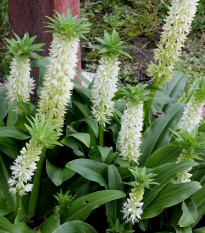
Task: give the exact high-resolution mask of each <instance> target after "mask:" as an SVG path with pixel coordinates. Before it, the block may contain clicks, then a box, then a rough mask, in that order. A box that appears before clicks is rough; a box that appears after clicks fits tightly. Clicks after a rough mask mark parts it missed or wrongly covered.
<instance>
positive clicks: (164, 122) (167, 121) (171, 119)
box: [139, 104, 184, 165]
mask: <svg viewBox="0 0 205 233" xmlns="http://www.w3.org/2000/svg"><path fill="white" fill-rule="evenodd" d="M183 110H184V104H174V105H173V106H172V107H171V108H170V109H169V110H168V111H167V112H165V113H164V114H163V115H161V116H160V117H159V118H158V119H157V120H155V121H154V123H153V124H152V125H151V126H150V127H149V128H148V129H147V130H146V131H145V133H144V135H143V137H142V147H141V152H142V156H141V157H140V161H139V163H140V165H143V164H144V163H145V161H146V159H147V158H148V157H149V156H150V155H151V154H152V153H153V152H154V151H155V150H157V149H158V148H160V147H161V146H163V145H166V144H168V143H169V142H170V139H171V131H170V130H169V129H174V128H175V127H176V124H177V122H178V121H179V119H180V117H181V115H182V113H183Z"/></svg>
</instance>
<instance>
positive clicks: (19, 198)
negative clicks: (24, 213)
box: [17, 193, 23, 209]
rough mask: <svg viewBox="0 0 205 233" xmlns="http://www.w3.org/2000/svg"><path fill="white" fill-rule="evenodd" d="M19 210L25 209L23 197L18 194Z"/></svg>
mask: <svg viewBox="0 0 205 233" xmlns="http://www.w3.org/2000/svg"><path fill="white" fill-rule="evenodd" d="M17 208H18V209H21V208H23V204H22V196H21V195H20V194H19V193H18V194H17Z"/></svg>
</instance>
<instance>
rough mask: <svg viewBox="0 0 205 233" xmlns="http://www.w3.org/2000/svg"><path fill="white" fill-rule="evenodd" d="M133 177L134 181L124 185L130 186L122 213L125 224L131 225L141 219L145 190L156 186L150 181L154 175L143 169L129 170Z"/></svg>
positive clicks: (152, 180)
mask: <svg viewBox="0 0 205 233" xmlns="http://www.w3.org/2000/svg"><path fill="white" fill-rule="evenodd" d="M129 170H130V172H131V173H132V175H133V176H134V179H135V181H131V182H128V183H126V184H128V185H130V186H132V187H133V188H132V189H131V192H130V193H129V198H127V201H126V202H125V203H124V204H123V209H122V213H123V214H124V218H125V219H126V222H131V223H132V224H133V225H134V224H135V223H136V222H138V221H139V219H141V215H142V213H143V210H142V207H143V204H144V203H143V202H141V201H142V200H143V196H144V191H145V189H146V188H150V185H152V184H158V183H156V182H154V179H152V178H153V177H154V176H156V174H153V173H148V172H147V169H146V168H145V167H144V168H142V169H141V168H137V167H136V168H132V169H129Z"/></svg>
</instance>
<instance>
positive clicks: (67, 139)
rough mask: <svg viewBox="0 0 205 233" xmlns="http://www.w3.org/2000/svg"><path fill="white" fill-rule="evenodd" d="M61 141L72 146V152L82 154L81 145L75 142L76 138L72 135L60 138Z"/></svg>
mask: <svg viewBox="0 0 205 233" xmlns="http://www.w3.org/2000/svg"><path fill="white" fill-rule="evenodd" d="M61 143H62V144H64V145H66V146H68V147H70V148H72V149H73V153H74V154H76V155H77V156H84V153H83V148H82V146H81V145H80V144H79V143H77V142H76V140H75V139H74V138H72V137H65V138H63V139H62V140H61Z"/></svg>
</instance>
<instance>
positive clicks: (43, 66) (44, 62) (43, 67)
mask: <svg viewBox="0 0 205 233" xmlns="http://www.w3.org/2000/svg"><path fill="white" fill-rule="evenodd" d="M31 65H32V67H39V86H38V90H37V94H38V96H39V95H40V90H41V88H42V86H43V78H44V75H45V74H46V72H47V67H48V65H49V59H48V57H44V58H43V59H41V60H35V61H34V62H32V64H31Z"/></svg>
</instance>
